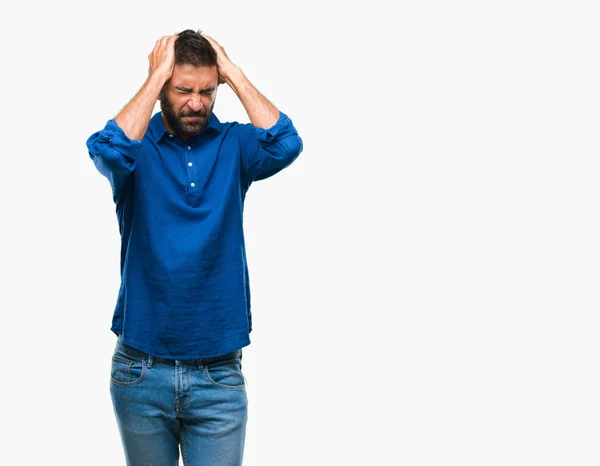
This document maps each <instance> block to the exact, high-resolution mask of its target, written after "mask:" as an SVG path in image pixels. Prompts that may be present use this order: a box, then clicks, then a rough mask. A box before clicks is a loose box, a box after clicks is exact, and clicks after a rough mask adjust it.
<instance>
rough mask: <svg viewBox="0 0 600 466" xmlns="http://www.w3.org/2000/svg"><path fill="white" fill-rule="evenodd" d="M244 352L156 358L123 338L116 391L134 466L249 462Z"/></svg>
mask: <svg viewBox="0 0 600 466" xmlns="http://www.w3.org/2000/svg"><path fill="white" fill-rule="evenodd" d="M241 358H242V352H241V350H238V351H235V352H233V353H229V354H227V355H224V356H220V357H217V358H209V359H197V360H187V361H180V360H169V359H161V358H153V357H152V356H149V355H147V354H145V353H142V352H139V351H137V350H135V349H133V348H130V347H128V346H126V345H124V344H123V342H122V341H121V339H120V338H119V339H117V345H116V347H115V352H114V355H113V358H112V367H111V369H112V370H111V377H110V378H111V382H110V393H111V397H112V403H113V407H114V410H115V415H116V417H117V424H118V426H119V431H120V434H121V440H122V443H123V449H124V451H125V457H126V460H127V465H129V466H177V465H178V464H179V451H180V449H181V457H182V460H183V464H184V465H186V466H204V465H207V466H237V465H241V464H242V457H243V454H244V441H245V435H246V419H247V408H248V400H247V398H246V387H245V382H244V376H243V374H242V365H241Z"/></svg>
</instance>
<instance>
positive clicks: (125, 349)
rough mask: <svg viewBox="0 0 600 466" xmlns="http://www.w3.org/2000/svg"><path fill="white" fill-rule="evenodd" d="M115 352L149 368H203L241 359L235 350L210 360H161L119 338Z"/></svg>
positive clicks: (238, 352)
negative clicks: (141, 361) (159, 365)
mask: <svg viewBox="0 0 600 466" xmlns="http://www.w3.org/2000/svg"><path fill="white" fill-rule="evenodd" d="M116 350H117V351H119V352H121V353H123V354H125V355H128V356H130V357H132V358H135V359H144V360H146V361H148V363H149V365H150V366H151V365H152V363H153V362H164V363H167V364H177V363H179V364H193V365H195V366H204V365H207V364H212V363H215V362H218V361H226V360H227V359H233V358H237V357H238V356H239V357H240V359H241V357H242V350H241V349H239V350H236V351H232V352H231V353H226V354H223V355H220V356H215V357H212V358H195V359H169V358H163V357H156V356H152V355H150V354H148V353H144V352H142V351H138V350H136V349H135V348H132V347H131V346H127V345H126V344H125V343H123V340H121V338H120V337H118V338H117V346H116Z"/></svg>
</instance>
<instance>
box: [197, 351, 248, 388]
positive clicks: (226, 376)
mask: <svg viewBox="0 0 600 466" xmlns="http://www.w3.org/2000/svg"><path fill="white" fill-rule="evenodd" d="M204 375H205V376H206V378H207V379H208V381H209V382H210V383H212V384H213V385H215V386H217V387H219V388H227V389H230V390H241V389H244V388H245V386H246V381H245V378H244V374H243V373H242V366H241V363H240V358H239V357H235V358H232V359H227V360H224V361H218V362H214V363H211V364H207V365H206V366H204Z"/></svg>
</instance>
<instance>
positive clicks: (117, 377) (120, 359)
mask: <svg viewBox="0 0 600 466" xmlns="http://www.w3.org/2000/svg"><path fill="white" fill-rule="evenodd" d="M145 370H146V365H145V364H144V361H143V360H141V359H131V358H126V357H124V356H123V355H119V354H114V355H113V357H112V365H111V371H110V380H111V382H113V383H114V384H116V385H119V386H121V387H127V386H131V385H136V384H138V383H140V382H141V381H142V379H143V378H144V372H145Z"/></svg>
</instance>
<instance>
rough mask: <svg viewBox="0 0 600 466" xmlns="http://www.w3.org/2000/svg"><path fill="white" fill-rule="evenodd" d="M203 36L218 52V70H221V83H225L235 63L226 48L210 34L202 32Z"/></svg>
mask: <svg viewBox="0 0 600 466" xmlns="http://www.w3.org/2000/svg"><path fill="white" fill-rule="evenodd" d="M202 37H204V38H205V39H206V40H207V41H208V42H210V45H212V48H213V49H215V52H217V71H218V72H219V84H223V83H225V82H227V78H228V76H229V73H230V72H231V71H232V70H233V69H234V68H235V65H234V64H233V63H232V62H231V60H230V59H229V57H228V56H227V54H226V53H225V49H224V48H223V47H221V45H219V43H218V42H217V41H216V40H214V39H213V38H212V37H210V36H207V35H206V34H202Z"/></svg>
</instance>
